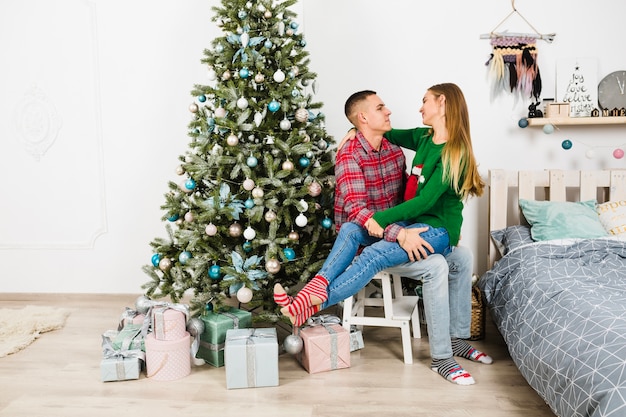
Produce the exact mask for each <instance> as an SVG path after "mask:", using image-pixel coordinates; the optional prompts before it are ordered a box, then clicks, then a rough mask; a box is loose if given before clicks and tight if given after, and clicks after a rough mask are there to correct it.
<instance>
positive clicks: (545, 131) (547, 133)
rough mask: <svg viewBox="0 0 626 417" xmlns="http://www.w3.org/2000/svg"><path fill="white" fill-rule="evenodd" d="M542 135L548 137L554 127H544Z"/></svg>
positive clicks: (548, 125)
mask: <svg viewBox="0 0 626 417" xmlns="http://www.w3.org/2000/svg"><path fill="white" fill-rule="evenodd" d="M543 133H545V134H546V135H550V134H552V133H554V125H551V124H547V125H544V126H543Z"/></svg>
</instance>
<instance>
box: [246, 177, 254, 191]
mask: <svg viewBox="0 0 626 417" xmlns="http://www.w3.org/2000/svg"><path fill="white" fill-rule="evenodd" d="M254 186H255V184H254V180H251V179H250V178H246V179H245V180H244V181H243V189H244V190H246V191H252V189H253V188H254Z"/></svg>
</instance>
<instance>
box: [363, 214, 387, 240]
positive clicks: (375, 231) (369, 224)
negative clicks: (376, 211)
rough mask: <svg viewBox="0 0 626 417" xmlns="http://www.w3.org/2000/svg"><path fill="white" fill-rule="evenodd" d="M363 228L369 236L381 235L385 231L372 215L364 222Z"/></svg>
mask: <svg viewBox="0 0 626 417" xmlns="http://www.w3.org/2000/svg"><path fill="white" fill-rule="evenodd" d="M365 228H366V229H367V233H369V235H370V236H374V237H383V233H384V232H385V229H383V228H382V227H380V225H379V224H378V222H377V221H376V220H374V218H373V217H370V218H369V219H368V220H367V221H366V222H365Z"/></svg>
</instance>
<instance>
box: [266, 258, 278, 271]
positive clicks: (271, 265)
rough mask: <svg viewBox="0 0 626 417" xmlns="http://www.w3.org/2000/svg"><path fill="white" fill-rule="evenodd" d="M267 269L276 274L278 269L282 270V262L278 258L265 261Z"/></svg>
mask: <svg viewBox="0 0 626 417" xmlns="http://www.w3.org/2000/svg"><path fill="white" fill-rule="evenodd" d="M265 270H266V271H267V272H269V273H270V274H276V273H277V272H278V271H280V262H278V259H275V258H272V259H269V260H268V261H267V262H266V263H265Z"/></svg>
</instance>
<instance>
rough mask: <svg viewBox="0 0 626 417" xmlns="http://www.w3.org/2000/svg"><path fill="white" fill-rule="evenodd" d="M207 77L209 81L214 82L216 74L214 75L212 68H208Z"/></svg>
mask: <svg viewBox="0 0 626 417" xmlns="http://www.w3.org/2000/svg"><path fill="white" fill-rule="evenodd" d="M207 77H208V78H209V80H210V81H215V80H216V79H217V74H216V73H215V70H214V69H213V68H209V71H208V72H207Z"/></svg>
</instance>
